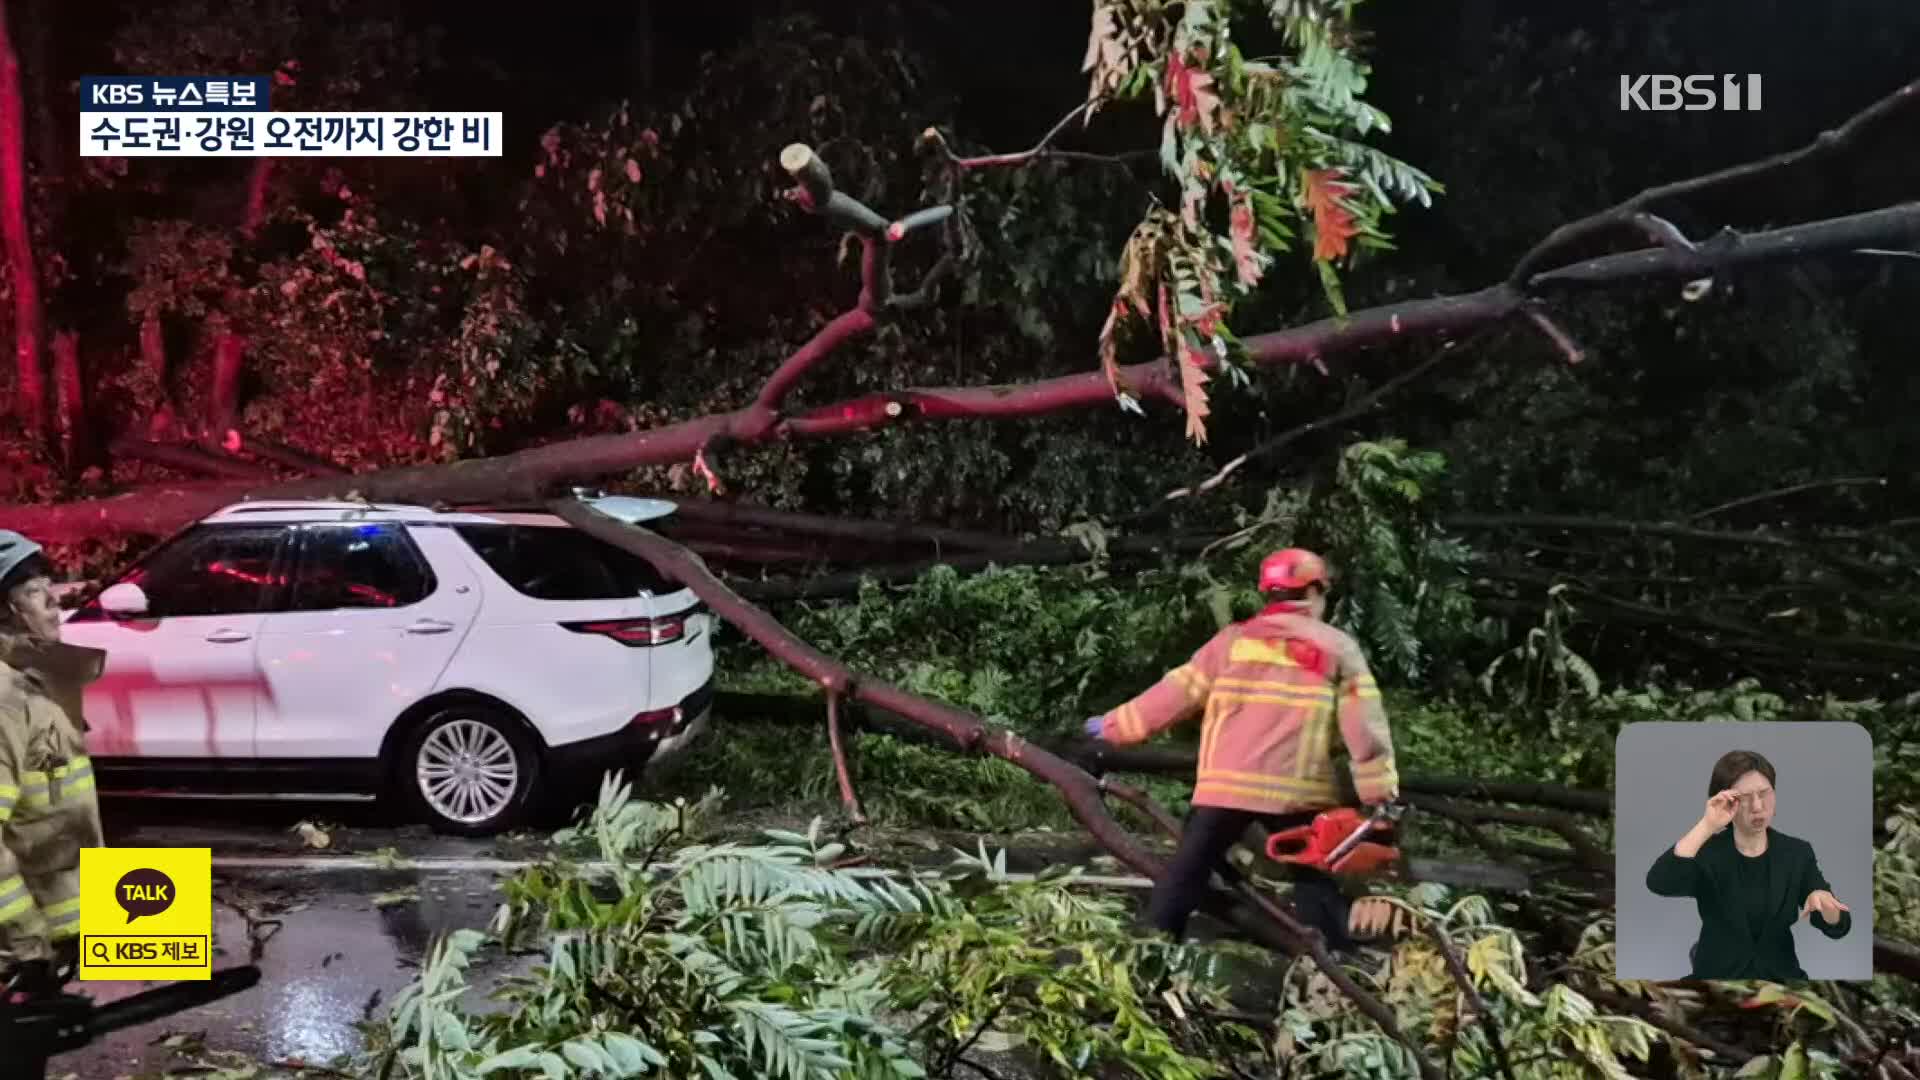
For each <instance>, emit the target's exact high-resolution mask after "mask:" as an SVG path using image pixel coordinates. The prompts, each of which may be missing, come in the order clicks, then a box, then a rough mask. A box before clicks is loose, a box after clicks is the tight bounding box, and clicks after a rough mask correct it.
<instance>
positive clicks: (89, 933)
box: [80, 848, 213, 981]
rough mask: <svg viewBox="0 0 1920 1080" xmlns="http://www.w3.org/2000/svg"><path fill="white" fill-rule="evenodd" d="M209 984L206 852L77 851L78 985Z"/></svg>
mask: <svg viewBox="0 0 1920 1080" xmlns="http://www.w3.org/2000/svg"><path fill="white" fill-rule="evenodd" d="M212 977H213V852H212V850H211V849H209V848H82V849H81V851H80V978H81V980H82V981H97V980H165V981H173V980H179V979H210V978H212Z"/></svg>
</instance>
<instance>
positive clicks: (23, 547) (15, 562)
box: [0, 529, 42, 591]
mask: <svg viewBox="0 0 1920 1080" xmlns="http://www.w3.org/2000/svg"><path fill="white" fill-rule="evenodd" d="M41 550H42V549H41V547H40V545H39V544H36V543H34V542H33V541H31V540H29V539H27V538H26V537H24V536H21V535H20V534H19V533H17V532H14V531H13V530H11V529H0V591H4V590H5V589H7V588H9V587H11V586H13V585H15V584H17V582H14V581H10V580H8V579H9V578H11V577H13V572H14V571H15V570H18V569H20V567H22V566H24V565H25V564H26V562H27V560H28V559H31V558H33V557H34V556H35V555H38V554H40V552H41Z"/></svg>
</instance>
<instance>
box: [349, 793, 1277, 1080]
mask: <svg viewBox="0 0 1920 1080" xmlns="http://www.w3.org/2000/svg"><path fill="white" fill-rule="evenodd" d="M698 814H699V811H698V810H697V809H696V808H692V807H688V806H686V805H684V804H676V805H674V806H665V805H658V804H637V803H634V802H633V801H632V800H631V794H630V791H629V789H628V788H627V787H626V785H625V784H624V783H621V782H619V781H618V780H617V778H614V779H610V780H609V781H608V782H607V784H606V785H604V786H603V788H602V791H601V797H600V800H599V802H598V803H597V804H596V805H595V806H594V807H593V808H592V809H591V810H590V811H589V812H588V814H587V815H586V816H585V817H584V818H583V820H582V822H581V824H580V825H578V826H576V827H575V828H573V829H571V830H568V831H567V832H566V833H564V834H562V835H561V836H559V837H556V840H558V841H560V846H577V845H579V844H581V843H582V842H584V841H586V840H588V839H589V838H590V837H591V838H592V839H594V840H595V841H596V842H597V843H598V844H599V845H600V846H601V850H602V852H603V853H605V854H606V855H607V856H608V865H609V868H610V873H611V874H612V876H613V877H614V878H615V881H614V882H613V883H612V886H611V887H609V885H608V884H607V883H605V882H591V881H589V880H587V879H586V878H585V877H583V876H581V873H580V871H579V870H578V869H577V868H576V867H575V866H574V865H573V864H571V863H568V862H566V861H563V860H560V859H555V860H552V861H550V862H549V863H547V864H543V865H542V866H540V867H538V868H535V869H532V870H528V871H525V872H523V873H521V874H520V875H517V876H516V877H515V878H514V879H513V880H512V881H511V882H509V883H508V884H507V887H506V892H507V895H508V898H509V899H508V906H509V907H511V908H514V909H516V919H515V920H514V921H516V922H519V923H523V924H526V923H538V924H543V925H545V926H546V928H547V929H548V931H549V933H550V934H551V935H552V941H551V944H550V948H549V957H550V959H549V963H548V965H547V966H546V967H544V968H540V969H536V970H535V971H533V972H532V973H530V974H528V975H525V976H518V977H514V978H511V979H509V980H508V981H507V983H506V985H505V986H504V987H503V988H502V989H501V990H500V991H499V992H498V993H497V994H496V995H495V996H496V997H498V998H499V999H501V1001H502V1002H503V1004H504V1005H505V1007H504V1008H488V1009H485V1010H483V1011H475V1012H468V1011H467V1010H466V1008H465V1006H464V1005H463V1002H464V1001H466V1000H467V999H468V998H469V997H470V996H471V995H470V993H469V987H468V984H467V981H466V971H467V969H468V966H469V964H470V961H471V958H472V957H473V955H474V954H475V952H476V951H477V950H478V949H480V948H481V947H482V946H483V945H484V944H485V943H486V941H487V940H488V939H487V937H486V936H485V935H482V934H479V933H478V932H475V931H460V932H457V933H455V934H453V935H450V936H449V937H447V938H446V939H443V940H442V941H440V942H438V943H436V944H435V946H434V948H433V949H432V950H431V951H430V953H429V957H428V961H427V963H426V964H425V965H424V967H423V970H422V971H421V974H420V976H419V977H418V978H417V979H416V980H415V982H414V983H413V984H411V985H409V986H408V987H406V988H405V989H404V990H403V991H402V992H401V993H400V994H399V995H398V996H397V997H396V999H395V1003H394V1008H393V1011H392V1012H391V1014H390V1015H389V1016H388V1017H387V1019H386V1022H385V1023H384V1024H378V1025H374V1026H373V1027H372V1029H371V1030H370V1032H369V1053H370V1054H372V1055H374V1056H380V1055H384V1054H386V1053H388V1052H392V1053H393V1054H394V1059H393V1060H394V1063H395V1066H396V1070H395V1072H394V1073H393V1075H394V1076H396V1077H402V1078H417V1080H467V1078H470V1077H487V1076H501V1077H509V1076H510V1077H513V1078H515V1080H520V1078H524V1077H532V1076H539V1077H543V1078H544V1077H557V1078H561V1080H572V1078H575V1077H579V1078H582V1080H586V1078H592V1080H611V1078H615V1077H637V1076H652V1075H658V1076H673V1077H684V1076H704V1077H708V1078H723V1077H741V1078H747V1077H779V1078H782V1080H829V1078H833V1080H837V1078H840V1077H844V1076H854V1077H861V1078H882V1077H895V1078H910V1080H912V1078H919V1077H924V1076H927V1075H929V1074H936V1075H941V1076H948V1075H951V1071H952V1068H953V1065H954V1062H955V1060H956V1059H957V1058H958V1057H959V1056H960V1054H962V1053H963V1052H965V1048H966V1047H968V1046H972V1045H974V1044H975V1043H976V1042H978V1041H981V1039H980V1037H981V1036H984V1035H985V1034H987V1033H988V1031H989V1029H991V1031H992V1032H993V1033H996V1034H995V1039H1000V1040H1005V1041H1010V1042H1018V1043H1023V1044H1026V1045H1029V1046H1032V1047H1033V1048H1035V1049H1036V1050H1037V1051H1038V1052H1039V1053H1041V1054H1042V1055H1043V1056H1044V1057H1046V1058H1049V1059H1052V1060H1054V1061H1056V1062H1066V1063H1071V1064H1072V1065H1073V1067H1074V1070H1075V1072H1076V1074H1079V1072H1080V1070H1082V1069H1093V1068H1097V1067H1099V1066H1101V1065H1103V1064H1106V1065H1113V1066H1116V1067H1120V1068H1124V1069H1128V1070H1130V1071H1132V1072H1134V1073H1136V1074H1138V1075H1152V1076H1167V1077H1196V1078H1197V1077H1201V1076H1211V1075H1215V1074H1216V1073H1215V1071H1214V1070H1213V1069H1212V1067H1211V1066H1209V1065H1208V1064H1207V1063H1206V1058H1205V1053H1206V1052H1207V1051H1209V1050H1210V1049H1218V1047H1216V1046H1213V1045H1212V1044H1208V1046H1206V1047H1202V1046H1198V1045H1194V1044H1192V1043H1191V1041H1190V1040H1191V1039H1192V1038H1193V1037H1194V1035H1193V1033H1191V1032H1185V1029H1182V1028H1177V1027H1175V1026H1172V1025H1171V1024H1170V1022H1169V1021H1170V1019H1171V1014H1170V1013H1169V1008H1170V1007H1169V1006H1167V1005H1166V1004H1165V1003H1164V1002H1162V1001H1161V1000H1160V999H1158V998H1156V997H1154V996H1153V993H1152V992H1151V991H1152V988H1154V987H1157V986H1164V985H1169V981H1171V982H1170V984H1171V985H1173V986H1176V987H1178V988H1179V989H1180V991H1181V993H1182V994H1184V995H1186V996H1187V998H1188V1000H1194V1001H1203V1002H1214V1003H1215V1004H1216V1005H1217V1004H1218V1003H1219V1002H1220V1001H1222V1000H1223V999H1222V998H1220V997H1218V994H1219V991H1218V989H1217V988H1215V987H1214V986H1213V985H1212V984H1211V983H1210V982H1202V981H1199V980H1202V979H1203V978H1210V975H1208V970H1209V969H1207V968H1206V965H1204V964H1202V963H1201V962H1200V960H1201V957H1202V955H1203V954H1201V953H1198V952H1186V951H1179V950H1170V949H1168V948H1167V947H1166V946H1163V945H1158V944H1144V943H1139V942H1135V941H1134V940H1133V939H1132V936H1131V929H1130V927H1129V926H1128V924H1127V922H1126V920H1125V912H1124V908H1123V907H1122V905H1120V904H1118V903H1115V902H1114V901H1112V900H1111V899H1107V898H1103V897H1098V896H1091V895H1083V894H1076V893H1073V892H1070V891H1069V888H1068V886H1069V884H1070V880H1069V879H1067V878H1063V877H1060V876H1052V877H1050V878H1049V879H1048V880H1044V881H1040V882H1036V883H1032V884H1026V885H1016V886H1006V885H999V884H995V883H993V882H992V881H988V880H985V878H984V875H988V874H991V875H995V876H998V875H1003V874H1004V873H1005V871H1006V863H1005V853H1004V852H1000V853H996V854H993V855H989V854H988V852H987V850H986V848H985V847H984V845H982V846H981V847H980V848H979V850H978V851H977V852H976V853H975V854H973V855H963V856H961V858H960V859H959V861H958V862H957V863H956V864H955V872H954V874H953V875H950V878H951V880H950V881H946V882H928V881H921V880H912V879H908V880H895V881H877V882H872V883H867V882H863V881H861V880H859V879H856V878H854V877H853V876H852V875H850V874H847V873H845V872H838V871H830V870H824V869H821V868H820V867H819V865H818V863H820V862H822V861H824V860H826V859H828V858H830V857H831V856H832V853H833V849H834V848H835V847H837V846H838V845H837V844H822V843H821V841H822V839H823V837H822V825H823V823H822V822H821V821H818V820H816V821H815V822H814V825H813V827H812V828H811V829H810V830H809V831H808V832H807V833H805V834H802V833H797V832H791V831H781V832H774V833H770V834H768V836H767V840H768V843H765V844H740V843H735V844H722V845H713V846H702V845H698V844H691V845H683V846H679V847H676V848H673V849H672V850H671V851H670V852H666V853H665V855H666V860H665V863H664V864H655V863H650V862H649V861H648V860H647V859H646V858H645V856H646V855H647V854H649V853H650V852H651V853H654V854H656V855H658V854H661V853H660V852H656V851H654V850H653V849H654V846H655V845H657V844H658V843H659V842H660V841H662V840H663V839H664V840H667V841H671V840H672V838H673V837H674V836H675V835H677V834H678V833H679V832H680V831H682V827H683V826H684V827H685V829H686V831H697V830H698V827H699V822H698V820H697V818H698ZM665 822H672V823H673V827H672V829H671V831H662V827H661V825H660V823H665ZM636 823H638V824H640V825H641V826H643V827H640V828H636V827H634V826H635V825H636ZM649 823H652V827H646V826H648V824H649ZM643 842H644V843H646V844H648V845H649V846H648V847H647V849H645V850H642V849H641V847H640V846H639V845H640V844H641V843H643ZM669 867H670V868H672V869H669ZM956 885H961V887H960V888H956V887H955V886H956ZM614 893H618V894H619V895H621V896H623V897H626V898H627V899H626V900H624V901H622V902H621V904H624V905H627V906H626V909H625V910H623V911H617V912H616V911H614V910H613V909H614V908H618V907H620V906H621V904H606V903H600V902H594V901H592V897H593V896H596V895H597V896H607V895H612V894H614ZM581 898H585V899H586V900H587V901H588V902H587V903H581V902H580V899H581ZM876 946H884V948H885V950H886V951H884V952H876V951H875V950H876ZM928 1008H934V1009H938V1010H942V1011H943V1013H944V1014H945V1015H944V1017H943V1018H936V1022H934V1023H932V1024H921V1025H919V1026H917V1027H916V1026H912V1025H910V1024H902V1025H898V1026H896V1025H895V1024H893V1023H889V1022H887V1021H886V1020H884V1019H883V1018H885V1017H889V1016H891V1017H904V1016H907V1015H910V1014H912V1013H914V1012H915V1011H923V1010H926V1009H928ZM1096 1025H1097V1026H1096ZM908 1028H911V1030H910V1031H909V1030H907V1029H908ZM1257 1046H1258V1040H1257V1038H1249V1039H1248V1040H1246V1041H1244V1042H1242V1043H1240V1044H1238V1049H1239V1050H1240V1051H1242V1052H1244V1051H1246V1050H1248V1049H1257ZM1196 1052H1198V1053H1196ZM930 1066H931V1068H930Z"/></svg>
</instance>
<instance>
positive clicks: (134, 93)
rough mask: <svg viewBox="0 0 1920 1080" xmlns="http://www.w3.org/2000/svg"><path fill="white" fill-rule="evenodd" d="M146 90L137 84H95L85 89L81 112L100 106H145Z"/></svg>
mask: <svg viewBox="0 0 1920 1080" xmlns="http://www.w3.org/2000/svg"><path fill="white" fill-rule="evenodd" d="M146 103H147V88H146V87H144V86H140V85H138V84H137V83H107V82H96V83H93V84H92V85H90V86H88V87H87V89H86V97H85V98H83V99H82V101H81V107H82V111H85V108H86V107H87V106H94V107H98V106H101V105H145V104H146Z"/></svg>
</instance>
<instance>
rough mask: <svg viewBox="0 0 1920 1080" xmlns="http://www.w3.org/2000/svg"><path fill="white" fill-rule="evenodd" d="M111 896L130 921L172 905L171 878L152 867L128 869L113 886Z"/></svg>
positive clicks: (158, 912)
mask: <svg viewBox="0 0 1920 1080" xmlns="http://www.w3.org/2000/svg"><path fill="white" fill-rule="evenodd" d="M113 898H114V899H115V900H116V901H118V902H119V904H120V907H121V908H122V909H123V910H124V911H126V913H127V921H128V922H132V921H133V920H135V919H137V918H139V917H140V916H142V915H158V914H160V913H161V912H163V911H165V910H167V909H168V908H170V907H172V906H173V879H172V878H170V877H168V876H167V875H165V874H163V873H161V872H160V871H158V870H154V869H152V868H150V867H149V868H144V869H140V870H129V871H127V872H126V873H124V874H122V875H120V882H119V884H117V885H115V886H114V887H113Z"/></svg>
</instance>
